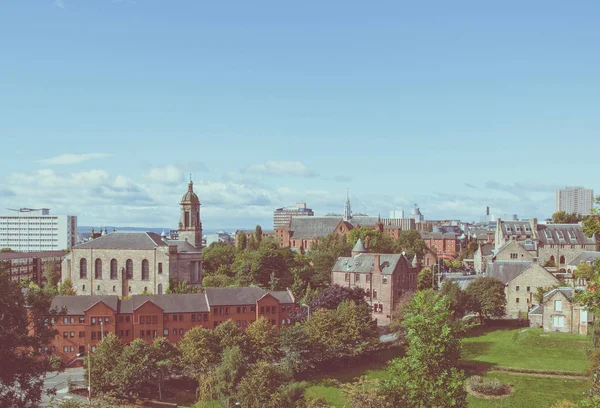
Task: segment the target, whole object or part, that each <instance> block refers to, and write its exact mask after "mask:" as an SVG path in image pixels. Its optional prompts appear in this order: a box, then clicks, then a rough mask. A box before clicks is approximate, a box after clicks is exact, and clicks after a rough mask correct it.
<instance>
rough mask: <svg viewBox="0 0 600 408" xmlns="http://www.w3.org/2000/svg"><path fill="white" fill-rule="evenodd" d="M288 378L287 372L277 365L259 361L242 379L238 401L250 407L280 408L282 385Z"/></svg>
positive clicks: (238, 391) (238, 389) (238, 388)
mask: <svg viewBox="0 0 600 408" xmlns="http://www.w3.org/2000/svg"><path fill="white" fill-rule="evenodd" d="M288 380H289V377H288V376H287V375H286V373H284V372H282V371H281V370H280V369H279V368H278V367H277V366H274V365H271V364H269V363H267V362H264V361H259V362H258V363H256V364H255V365H253V366H252V368H250V370H249V371H248V373H247V374H246V375H245V376H244V377H243V378H242V379H241V381H240V383H239V385H238V387H237V391H236V402H239V403H240V406H242V407H248V408H259V407H260V408H280V407H282V405H283V404H282V402H283V401H282V396H281V395H280V387H281V386H282V385H284V384H285V383H287V381H288Z"/></svg>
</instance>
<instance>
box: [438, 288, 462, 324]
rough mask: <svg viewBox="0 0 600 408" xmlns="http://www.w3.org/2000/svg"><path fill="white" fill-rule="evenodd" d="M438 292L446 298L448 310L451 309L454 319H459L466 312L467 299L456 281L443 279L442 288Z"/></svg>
mask: <svg viewBox="0 0 600 408" xmlns="http://www.w3.org/2000/svg"><path fill="white" fill-rule="evenodd" d="M440 294H441V295H442V296H446V297H447V298H448V301H449V302H450V310H452V312H453V315H454V318H455V319H461V318H462V317H463V316H464V315H466V314H467V305H468V301H469V299H468V297H467V295H466V293H465V292H464V291H463V290H462V289H461V288H460V287H459V286H458V284H457V283H456V282H452V281H450V280H444V282H443V283H442V288H441V289H440Z"/></svg>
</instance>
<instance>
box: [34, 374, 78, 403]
mask: <svg viewBox="0 0 600 408" xmlns="http://www.w3.org/2000/svg"><path fill="white" fill-rule="evenodd" d="M69 378H70V379H71V381H83V379H84V375H83V368H82V367H77V368H67V369H66V370H65V371H62V372H50V373H48V374H47V375H46V377H45V378H44V390H50V389H55V390H56V396H54V400H55V401H57V402H58V401H61V400H69V399H81V400H86V399H85V398H82V397H80V396H78V395H74V394H69V393H68V383H69ZM51 398H52V397H51V396H48V395H44V396H43V397H42V401H41V402H40V407H45V406H47V404H48V403H49V402H50V400H51Z"/></svg>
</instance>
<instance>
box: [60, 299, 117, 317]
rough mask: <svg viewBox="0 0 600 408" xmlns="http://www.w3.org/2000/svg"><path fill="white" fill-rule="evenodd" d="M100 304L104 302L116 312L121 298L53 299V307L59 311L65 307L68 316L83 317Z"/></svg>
mask: <svg viewBox="0 0 600 408" xmlns="http://www.w3.org/2000/svg"><path fill="white" fill-rule="evenodd" d="M98 302H104V303H105V304H106V305H107V306H108V307H110V308H111V309H113V310H115V311H117V310H118V308H119V298H118V297H117V296H111V295H94V296H55V297H54V299H52V306H53V307H57V308H58V309H59V310H60V309H62V308H63V307H64V308H65V309H66V310H67V314H68V315H83V314H85V311H86V310H87V309H89V308H90V307H92V306H94V305H95V304H96V303H98Z"/></svg>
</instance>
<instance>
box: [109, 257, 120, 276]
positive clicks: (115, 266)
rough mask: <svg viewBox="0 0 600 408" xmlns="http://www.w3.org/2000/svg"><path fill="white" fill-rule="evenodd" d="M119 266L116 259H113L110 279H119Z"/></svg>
mask: <svg viewBox="0 0 600 408" xmlns="http://www.w3.org/2000/svg"><path fill="white" fill-rule="evenodd" d="M118 268H119V264H118V263H117V260H116V259H114V258H113V259H111V260H110V278H111V279H118V278H119V272H118V271H119V269H118Z"/></svg>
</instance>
